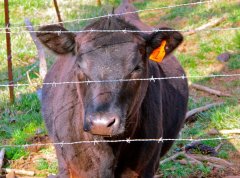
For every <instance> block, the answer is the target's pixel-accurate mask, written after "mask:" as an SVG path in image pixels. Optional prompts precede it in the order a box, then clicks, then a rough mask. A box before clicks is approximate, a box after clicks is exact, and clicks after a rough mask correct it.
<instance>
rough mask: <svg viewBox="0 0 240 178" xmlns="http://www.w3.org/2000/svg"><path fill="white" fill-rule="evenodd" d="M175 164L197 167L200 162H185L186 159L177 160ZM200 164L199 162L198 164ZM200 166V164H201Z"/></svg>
mask: <svg viewBox="0 0 240 178" xmlns="http://www.w3.org/2000/svg"><path fill="white" fill-rule="evenodd" d="M176 162H178V163H180V164H182V165H187V164H191V165H198V162H200V161H197V162H196V161H187V160H186V159H181V160H177V161H176ZM200 163H201V162H200ZM201 165H202V163H201Z"/></svg>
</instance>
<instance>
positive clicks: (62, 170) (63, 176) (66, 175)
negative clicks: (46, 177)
mask: <svg viewBox="0 0 240 178" xmlns="http://www.w3.org/2000/svg"><path fill="white" fill-rule="evenodd" d="M55 149H56V154H57V159H58V175H56V178H70V172H69V168H68V166H67V163H66V161H65V159H64V158H63V155H62V150H61V149H62V148H61V147H60V146H59V145H57V146H55Z"/></svg>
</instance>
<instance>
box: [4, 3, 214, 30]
mask: <svg viewBox="0 0 240 178" xmlns="http://www.w3.org/2000/svg"><path fill="white" fill-rule="evenodd" d="M215 1H216V0H215ZM215 1H214V0H209V1H200V2H192V3H184V4H178V5H169V6H164V7H158V8H147V9H140V10H136V11H132V12H124V13H117V14H107V15H101V16H96V17H89V18H79V19H74V20H68V21H63V22H56V23H48V24H43V25H57V24H62V23H63V24H65V23H72V22H79V21H88V20H94V19H99V18H105V17H114V16H123V15H129V14H135V13H139V12H145V11H157V10H162V9H170V8H176V7H184V6H191V5H201V4H208V3H212V2H215ZM12 25H14V24H12ZM43 25H34V26H33V27H40V26H43ZM27 27H28V26H26V25H23V26H14V27H3V28H0V31H1V30H6V29H16V28H27ZM31 27H32V26H31Z"/></svg>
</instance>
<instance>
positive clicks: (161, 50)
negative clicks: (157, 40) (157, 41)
mask: <svg viewBox="0 0 240 178" xmlns="http://www.w3.org/2000/svg"><path fill="white" fill-rule="evenodd" d="M166 44H167V41H166V40H163V41H162V43H161V45H160V47H158V48H157V49H154V50H153V52H152V53H151V55H150V57H149V59H151V60H152V61H155V62H162V60H163V58H164V56H165V54H166V52H165V46H166Z"/></svg>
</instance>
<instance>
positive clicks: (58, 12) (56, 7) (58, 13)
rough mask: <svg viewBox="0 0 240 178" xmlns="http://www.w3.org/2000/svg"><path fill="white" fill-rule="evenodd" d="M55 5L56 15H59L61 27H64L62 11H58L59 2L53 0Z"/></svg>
mask: <svg viewBox="0 0 240 178" xmlns="http://www.w3.org/2000/svg"><path fill="white" fill-rule="evenodd" d="M53 3H54V7H55V10H56V13H57V17H58V22H59V24H60V25H61V26H63V23H62V18H61V15H60V11H59V9H58V4H57V0H53Z"/></svg>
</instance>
